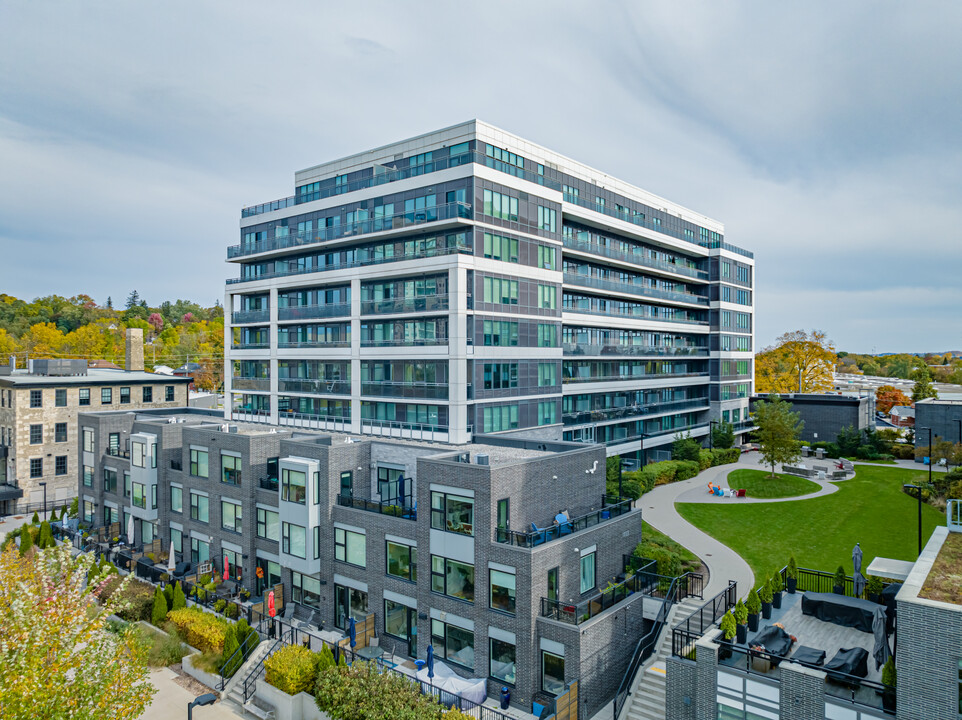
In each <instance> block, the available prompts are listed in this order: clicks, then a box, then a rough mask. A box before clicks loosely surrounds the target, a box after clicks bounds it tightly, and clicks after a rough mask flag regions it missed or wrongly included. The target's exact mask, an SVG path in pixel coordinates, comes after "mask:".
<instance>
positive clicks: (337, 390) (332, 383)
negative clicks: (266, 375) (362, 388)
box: [277, 378, 351, 395]
mask: <svg viewBox="0 0 962 720" xmlns="http://www.w3.org/2000/svg"><path fill="white" fill-rule="evenodd" d="M277 389H278V390H279V391H280V392H298V393H311V394H314V395H350V394H351V381H350V380H322V379H305V378H280V379H279V380H278V381H277Z"/></svg>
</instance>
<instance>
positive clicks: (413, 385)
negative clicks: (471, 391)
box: [361, 382, 448, 400]
mask: <svg viewBox="0 0 962 720" xmlns="http://www.w3.org/2000/svg"><path fill="white" fill-rule="evenodd" d="M361 395H371V396H374V397H392V398H412V399H421V398H423V399H427V400H447V399H448V384H447V383H422V382H362V383H361Z"/></svg>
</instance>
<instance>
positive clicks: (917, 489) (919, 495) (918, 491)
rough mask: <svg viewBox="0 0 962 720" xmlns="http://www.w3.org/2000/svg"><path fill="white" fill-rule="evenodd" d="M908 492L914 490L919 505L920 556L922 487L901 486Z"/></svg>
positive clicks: (920, 545)
mask: <svg viewBox="0 0 962 720" xmlns="http://www.w3.org/2000/svg"><path fill="white" fill-rule="evenodd" d="M902 487H903V488H907V489H909V490H915V497H916V499H917V500H918V504H919V555H921V554H922V486H921V485H911V484H906V485H903V486H902Z"/></svg>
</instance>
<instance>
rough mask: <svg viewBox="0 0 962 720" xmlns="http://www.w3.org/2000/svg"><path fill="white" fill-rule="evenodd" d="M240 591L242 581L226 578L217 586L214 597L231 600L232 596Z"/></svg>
mask: <svg viewBox="0 0 962 720" xmlns="http://www.w3.org/2000/svg"><path fill="white" fill-rule="evenodd" d="M239 592H240V583H238V582H237V581H236V580H224V582H222V583H220V584H219V585H218V586H217V589H216V590H215V591H214V597H218V598H223V599H224V600H230V599H231V598H232V597H234V596H235V595H237V593H239Z"/></svg>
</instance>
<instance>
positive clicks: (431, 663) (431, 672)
mask: <svg viewBox="0 0 962 720" xmlns="http://www.w3.org/2000/svg"><path fill="white" fill-rule="evenodd" d="M427 665H428V677H429V678H433V677H434V646H433V645H428V663H427Z"/></svg>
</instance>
